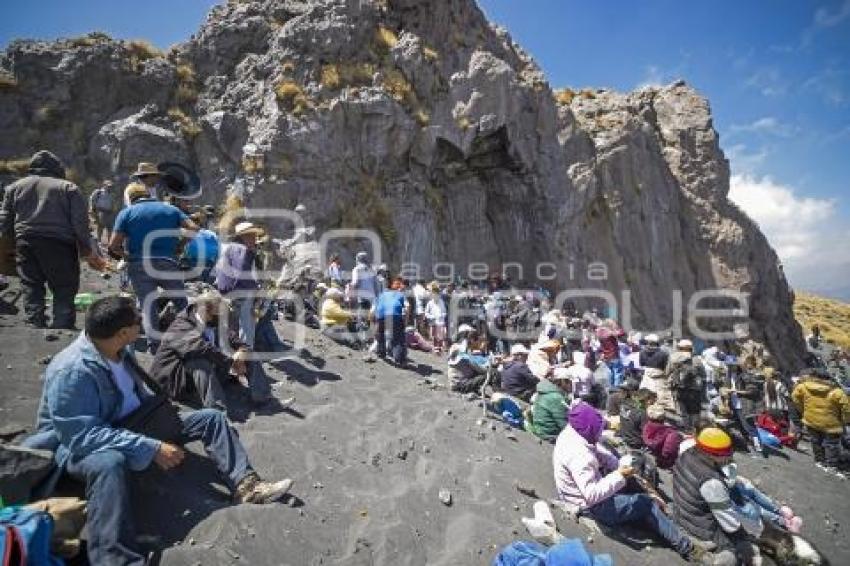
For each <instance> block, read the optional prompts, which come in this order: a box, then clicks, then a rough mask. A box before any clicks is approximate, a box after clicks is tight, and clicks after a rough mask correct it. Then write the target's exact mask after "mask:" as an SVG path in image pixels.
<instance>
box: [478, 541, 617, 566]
mask: <svg viewBox="0 0 850 566" xmlns="http://www.w3.org/2000/svg"><path fill="white" fill-rule="evenodd" d="M613 565H614V561H613V560H611V556H610V555H608V554H597V555H595V556H594V555H592V554H590V553H589V552H588V551H587V550H586V549H585V548H584V544H583V543H582V542H581V540H579V539H577V538H574V539H567V540H563V541H561V542H559V543H558V544H556V545H555V546H552V547H550V548H546V547H545V546H543V545H542V544H540V543H537V542H528V541H523V540H519V541H515V542H512V543H511V544H509V545H508V546H506V547H505V548H503V549H502V551H501V552H499V554H498V555H496V557H495V558H493V562H492V566H613Z"/></svg>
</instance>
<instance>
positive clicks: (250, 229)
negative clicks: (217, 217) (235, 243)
mask: <svg viewBox="0 0 850 566" xmlns="http://www.w3.org/2000/svg"><path fill="white" fill-rule="evenodd" d="M262 233H263V229H262V228H260V227H259V226H255V225H254V224H252V223H251V222H240V223H239V224H237V225H236V228H235V229H234V231H233V235H234V236H237V237H239V236H245V235H247V234H254V235H256V236H259V235H261V234H262Z"/></svg>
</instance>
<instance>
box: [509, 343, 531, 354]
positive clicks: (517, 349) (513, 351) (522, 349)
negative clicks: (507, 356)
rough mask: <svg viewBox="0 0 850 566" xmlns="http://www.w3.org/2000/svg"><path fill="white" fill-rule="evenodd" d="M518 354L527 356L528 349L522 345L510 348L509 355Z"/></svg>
mask: <svg viewBox="0 0 850 566" xmlns="http://www.w3.org/2000/svg"><path fill="white" fill-rule="evenodd" d="M518 354H526V355H528V348H526V347H525V346H523V345H522V344H514V345H513V346H511V355H512V356H516V355H518Z"/></svg>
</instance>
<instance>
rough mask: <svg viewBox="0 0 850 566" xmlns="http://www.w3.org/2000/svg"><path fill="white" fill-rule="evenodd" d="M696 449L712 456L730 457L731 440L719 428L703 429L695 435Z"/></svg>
mask: <svg viewBox="0 0 850 566" xmlns="http://www.w3.org/2000/svg"><path fill="white" fill-rule="evenodd" d="M697 448H699V449H700V450H702V451H703V452H705V453H706V454H711V455H712V456H731V455H732V439H731V438H730V437H729V435H728V434H726V432H725V431H723V430H721V429H719V428H714V427H709V428H704V429H702V431H700V433H699V434H698V435H697Z"/></svg>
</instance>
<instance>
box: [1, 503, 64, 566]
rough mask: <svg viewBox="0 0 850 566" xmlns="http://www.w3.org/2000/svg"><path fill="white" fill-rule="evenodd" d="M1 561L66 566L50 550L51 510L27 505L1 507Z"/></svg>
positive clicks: (11, 564) (10, 565) (12, 565)
mask: <svg viewBox="0 0 850 566" xmlns="http://www.w3.org/2000/svg"><path fill="white" fill-rule="evenodd" d="M0 528H2V529H3V530H2V531H0V559H2V562H0V565H2V566H42V565H44V566H62V564H64V562H63V561H62V560H60V559H59V558H56V557H55V556H52V555H51V554H50V541H51V538H52V536H53V518H52V517H51V516H50V514H49V513H46V512H44V511H37V510H35V509H29V508H27V507H5V508H3V509H2V510H0Z"/></svg>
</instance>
